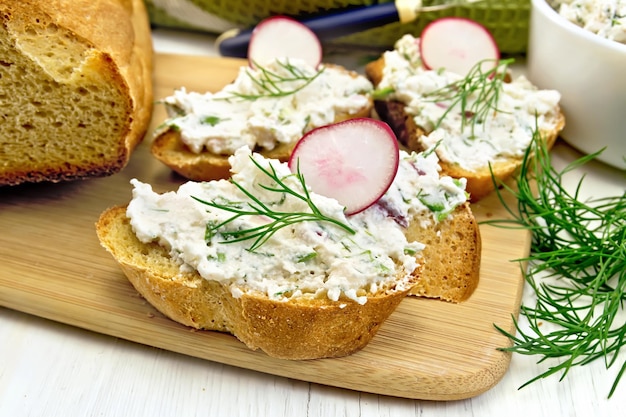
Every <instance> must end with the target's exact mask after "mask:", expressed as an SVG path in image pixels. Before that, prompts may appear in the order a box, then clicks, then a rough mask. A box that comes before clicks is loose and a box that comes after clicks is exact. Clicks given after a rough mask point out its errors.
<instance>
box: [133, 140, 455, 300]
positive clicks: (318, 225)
mask: <svg viewBox="0 0 626 417" xmlns="http://www.w3.org/2000/svg"><path fill="white" fill-rule="evenodd" d="M252 158H254V161H256V163H258V164H259V165H260V166H262V167H264V168H265V169H269V167H270V166H271V167H273V169H274V170H275V172H276V174H277V177H278V178H281V179H282V181H283V182H284V184H286V185H288V187H289V188H290V189H292V190H294V191H296V192H297V193H300V194H302V192H303V190H302V186H301V183H300V182H299V180H298V178H297V177H296V176H295V175H293V174H292V173H291V172H290V170H289V167H288V165H287V164H285V163H280V162H278V161H276V160H270V159H265V158H264V157H262V156H261V155H260V154H256V153H251V151H250V150H249V148H247V147H242V148H240V149H238V150H237V151H236V153H235V154H234V155H233V156H231V157H230V158H229V159H230V162H231V165H232V172H233V177H232V180H233V182H236V183H237V184H238V185H239V186H241V187H242V188H243V189H245V190H247V191H248V192H250V193H251V194H252V195H254V197H255V198H256V199H258V200H259V201H261V202H263V204H265V205H267V206H268V207H271V208H272V209H273V210H275V211H280V212H289V213H292V212H301V213H310V212H311V209H310V207H309V206H308V204H307V203H306V202H305V201H302V200H301V199H298V198H296V197H294V196H293V195H291V194H289V193H284V192H276V191H269V190H267V189H266V188H263V186H269V187H275V186H276V182H275V181H274V180H273V179H272V178H271V177H270V176H268V175H266V174H264V173H263V172H262V171H261V170H260V169H259V168H258V167H257V165H255V163H254V162H253V159H252ZM439 169H440V168H439V165H438V160H437V157H436V155H435V153H434V152H432V151H431V152H427V153H422V154H415V153H412V154H408V153H405V152H402V153H401V162H400V166H399V169H398V173H397V176H396V178H395V181H394V183H393V184H392V186H391V187H390V189H389V191H388V192H387V193H386V194H385V195H384V196H383V197H382V198H381V199H380V200H379V201H378V202H377V203H376V204H374V205H373V206H371V207H370V208H368V209H366V210H364V211H362V212H361V213H358V214H355V215H351V216H346V215H345V214H344V207H342V206H341V205H340V204H339V203H338V202H337V201H336V200H334V199H330V198H327V197H324V196H321V195H318V194H315V193H311V194H310V195H311V201H312V202H313V203H314V204H315V206H317V208H318V209H319V211H320V212H321V213H323V214H324V215H325V216H327V217H329V218H332V219H336V220H337V221H340V222H341V223H342V224H345V225H348V226H349V227H350V228H351V229H352V230H353V231H354V233H350V232H349V231H347V230H345V229H343V228H341V227H339V226H337V225H335V224H334V223H331V222H327V221H326V222H322V221H303V222H298V223H293V224H291V225H289V226H288V227H284V228H282V229H280V230H278V231H277V232H276V233H275V234H274V235H273V236H272V237H271V238H270V239H269V240H267V242H265V243H264V244H263V245H262V246H260V247H258V248H256V249H255V250H253V251H251V250H249V248H250V246H251V244H252V241H250V240H246V241H242V242H238V243H233V242H230V243H229V242H228V241H227V240H225V239H224V236H223V233H224V232H227V231H235V230H242V229H250V228H252V227H256V226H260V225H263V224H267V223H268V222H269V221H270V219H269V218H268V217H265V216H258V215H252V216H242V217H240V218H238V219H236V220H234V221H231V222H228V223H227V224H226V225H225V226H223V227H221V228H220V229H219V230H218V231H217V232H214V233H207V231H208V227H207V226H208V225H217V224H220V223H222V222H224V221H226V220H228V219H229V218H230V217H231V216H232V215H233V213H230V212H227V211H225V210H222V209H217V208H212V207H209V206H207V205H206V204H203V203H201V202H199V201H198V200H196V199H201V200H203V201H214V202H220V203H222V204H231V205H238V206H240V207H247V206H246V204H247V203H249V202H250V201H251V200H250V198H248V197H247V196H246V195H244V193H242V191H241V190H240V189H239V188H237V186H236V185H235V184H234V183H233V182H231V181H227V180H220V181H211V182H187V183H185V184H183V185H181V186H180V188H179V189H178V190H177V191H171V192H167V193H164V194H157V193H155V192H153V191H152V188H151V186H150V185H148V184H145V183H142V182H140V181H138V180H137V179H133V180H131V183H132V185H133V186H134V189H133V198H132V200H131V202H130V203H129V205H128V209H127V215H128V217H129V218H130V221H131V225H132V227H133V230H134V232H135V234H136V235H137V237H138V238H139V239H140V240H141V241H142V242H146V243H147V242H155V241H156V242H158V243H159V244H161V245H162V246H164V247H165V248H167V249H168V250H169V252H170V255H171V256H172V258H174V259H176V260H177V261H178V262H180V264H181V268H182V269H183V270H193V269H195V270H197V271H198V273H199V274H200V275H201V276H202V277H204V278H205V279H209V280H217V281H221V282H225V283H227V284H228V285H230V288H231V292H232V294H233V296H235V297H239V296H241V294H242V292H243V291H252V292H257V293H262V294H266V295H267V296H268V297H270V298H272V299H276V300H288V299H289V298H291V297H302V296H305V297H328V298H329V299H331V300H335V301H336V300H339V299H340V297H342V296H343V297H347V298H349V299H352V300H355V301H357V302H358V303H361V304H363V303H365V302H366V301H367V298H366V296H365V293H366V292H371V293H376V292H377V291H378V290H379V289H389V290H391V291H393V290H394V289H396V290H400V289H402V288H403V287H405V286H406V285H408V283H409V282H410V274H411V273H412V272H413V271H414V270H415V269H416V268H417V267H418V259H419V252H420V251H421V250H422V249H423V248H424V245H423V244H421V243H419V242H409V241H407V239H406V238H405V236H404V233H403V228H404V227H406V226H407V224H408V219H413V218H418V217H419V218H421V219H422V220H421V221H422V222H424V224H423V226H428V225H432V224H433V223H434V222H436V221H439V220H441V219H443V218H445V217H446V216H447V215H448V214H449V213H451V212H452V211H453V210H454V208H455V207H456V206H458V205H460V204H463V203H464V202H465V201H466V199H467V195H466V193H465V180H464V179H462V180H456V179H452V178H450V177H442V178H440V177H439Z"/></svg>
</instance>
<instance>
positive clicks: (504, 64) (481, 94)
mask: <svg viewBox="0 0 626 417" xmlns="http://www.w3.org/2000/svg"><path fill="white" fill-rule="evenodd" d="M490 62H492V60H482V61H479V62H478V63H476V65H474V66H473V67H472V69H470V71H469V72H468V73H467V75H466V76H465V78H463V79H461V80H458V81H455V82H453V83H450V84H448V85H446V86H444V87H442V88H439V89H437V90H435V91H432V92H430V93H427V94H424V98H425V100H426V101H430V102H435V103H445V105H446V106H447V109H446V111H445V112H444V113H443V115H442V116H441V117H440V118H439V120H438V121H437V122H436V123H435V129H436V128H437V127H439V126H440V125H441V123H442V122H443V120H444V119H445V118H446V116H447V115H448V114H449V113H450V112H451V111H453V109H454V108H455V106H457V105H458V106H459V107H460V113H461V129H465V127H466V125H467V121H468V120H469V121H470V125H471V128H472V135H474V129H475V127H476V125H477V124H483V122H484V121H485V120H486V119H487V117H488V116H489V113H490V112H497V111H499V110H498V108H497V106H498V100H499V97H500V92H501V91H502V84H503V83H504V80H505V77H506V75H507V68H508V66H509V65H510V64H511V63H513V62H514V59H512V58H509V59H503V60H500V61H497V62H496V64H495V66H494V67H493V68H491V69H489V70H484V69H483V66H484V65H485V64H489V63H490Z"/></svg>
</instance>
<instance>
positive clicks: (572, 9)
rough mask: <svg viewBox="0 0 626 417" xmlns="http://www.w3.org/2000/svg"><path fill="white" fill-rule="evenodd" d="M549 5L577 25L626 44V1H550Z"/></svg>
mask: <svg viewBox="0 0 626 417" xmlns="http://www.w3.org/2000/svg"><path fill="white" fill-rule="evenodd" d="M549 3H550V5H551V6H552V7H553V8H554V9H555V10H557V11H558V12H559V15H561V16H563V17H564V18H565V19H567V20H568V21H570V22H572V23H574V24H575V25H578V26H580V27H582V28H583V29H585V30H588V31H589V32H591V33H595V34H596V35H598V36H601V37H603V38H606V39H609V40H613V41H616V42H621V43H625V44H626V0H549Z"/></svg>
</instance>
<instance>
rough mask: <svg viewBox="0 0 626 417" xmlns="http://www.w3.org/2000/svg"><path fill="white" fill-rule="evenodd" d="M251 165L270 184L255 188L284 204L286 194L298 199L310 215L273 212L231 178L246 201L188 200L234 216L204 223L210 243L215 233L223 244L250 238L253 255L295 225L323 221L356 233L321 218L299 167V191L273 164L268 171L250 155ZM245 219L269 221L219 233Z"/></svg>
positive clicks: (332, 220) (339, 222)
mask: <svg viewBox="0 0 626 417" xmlns="http://www.w3.org/2000/svg"><path fill="white" fill-rule="evenodd" d="M250 159H251V160H252V162H253V163H254V165H256V167H257V168H258V169H259V170H261V172H262V173H263V174H264V175H266V176H267V177H269V178H270V179H272V182H273V185H271V186H269V185H264V184H259V186H260V187H261V188H263V189H265V190H267V191H271V192H275V193H277V194H279V195H280V199H279V201H284V199H285V198H286V197H287V195H290V196H292V197H295V198H297V199H299V200H302V201H304V202H306V204H307V206H308V207H309V209H310V210H311V211H310V212H286V211H277V210H274V209H272V208H270V207H269V205H268V204H266V203H264V202H262V201H261V200H259V199H258V198H257V197H256V196H255V195H253V194H252V193H251V192H250V191H249V190H247V189H245V188H244V187H243V186H242V185H241V184H239V183H238V182H237V181H235V180H233V179H232V178H231V180H230V181H231V182H232V183H233V184H234V185H235V186H236V187H237V188H238V189H239V190H240V191H241V192H242V193H243V194H244V195H245V196H246V197H248V198H249V199H250V201H237V202H231V201H226V202H220V201H217V200H211V201H206V200H203V199H200V198H198V197H192V198H193V199H195V200H196V201H198V202H200V203H202V204H206V205H207V206H209V207H213V208H216V209H219V210H224V211H227V212H231V213H234V214H233V216H231V217H229V218H228V219H226V220H224V221H222V222H219V223H218V222H215V223H209V224H207V230H206V236H207V240H210V239H211V238H212V237H213V236H214V235H215V234H217V233H219V234H220V235H221V236H222V237H223V238H224V241H223V242H222V243H235V242H243V241H246V240H252V239H254V242H253V243H252V245H251V246H250V248H248V250H249V251H251V252H254V251H255V250H257V249H258V248H259V247H261V246H262V245H263V244H264V243H266V242H267V241H268V240H269V239H270V238H271V237H272V236H273V235H274V234H275V233H276V232H278V231H279V230H280V229H282V228H284V227H287V226H290V225H292V224H295V223H301V222H307V221H313V222H327V223H331V224H334V225H336V226H338V227H340V228H342V229H344V230H345V231H347V232H348V233H350V234H354V233H356V232H355V231H354V229H352V228H351V227H350V226H349V225H347V224H345V223H343V222H341V221H340V220H337V219H335V218H332V217H329V216H326V215H324V214H323V213H322V212H321V211H320V209H319V208H318V207H317V206H316V205H315V203H314V202H313V200H312V199H311V195H310V193H309V190H308V187H307V185H306V183H305V180H304V176H303V175H302V173H301V172H300V167H299V166H298V169H297V172H296V173H295V174H290V175H289V176H291V175H295V177H296V178H297V180H298V182H299V183H300V186H301V187H302V190H303V191H302V192H299V191H297V190H294V189H293V188H290V187H289V185H287V184H286V183H285V182H284V181H283V178H280V177H279V175H278V173H277V172H276V169H275V168H274V166H273V165H271V164H270V165H269V169H268V168H264V167H263V166H261V165H260V164H259V162H258V161H256V160H255V159H254V158H253V157H252V156H251V157H250ZM245 216H264V217H266V218H268V219H269V220H270V221H268V222H267V223H265V224H263V225H260V226H257V227H251V228H248V229H239V230H222V229H223V228H224V227H226V226H227V225H228V224H230V223H232V222H233V221H235V220H237V219H239V218H241V217H245Z"/></svg>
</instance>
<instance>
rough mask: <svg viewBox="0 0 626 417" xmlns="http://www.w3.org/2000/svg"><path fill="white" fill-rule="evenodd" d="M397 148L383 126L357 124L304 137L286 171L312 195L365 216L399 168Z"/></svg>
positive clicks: (332, 127)
mask: <svg viewBox="0 0 626 417" xmlns="http://www.w3.org/2000/svg"><path fill="white" fill-rule="evenodd" d="M399 160H400V157H399V149H398V142H397V140H396V137H395V135H394V133H393V132H392V130H391V128H390V127H389V126H388V125H387V124H386V123H384V122H381V121H379V120H374V119H367V118H358V119H351V120H346V121H344V122H340V123H336V124H333V125H329V126H324V127H320V128H317V129H314V130H312V131H310V132H308V133H307V134H306V135H305V136H304V137H302V139H300V141H299V142H298V143H297V144H296V146H295V148H294V150H293V152H292V154H291V158H290V160H289V167H290V169H291V171H292V172H298V171H299V172H300V173H301V174H302V176H303V177H304V179H305V181H306V183H307V185H308V186H309V187H310V188H311V190H312V191H314V192H315V193H318V194H321V195H324V196H326V197H331V198H334V199H336V200H337V201H339V203H341V204H342V205H344V206H345V208H346V214H354V213H358V212H359V211H362V210H365V209H366V208H368V207H369V206H371V205H372V204H374V203H375V202H376V201H378V199H380V197H381V196H382V195H383V194H385V192H386V191H387V189H389V186H390V185H391V183H392V182H393V180H394V178H395V176H396V173H397V171H398V164H399Z"/></svg>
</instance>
